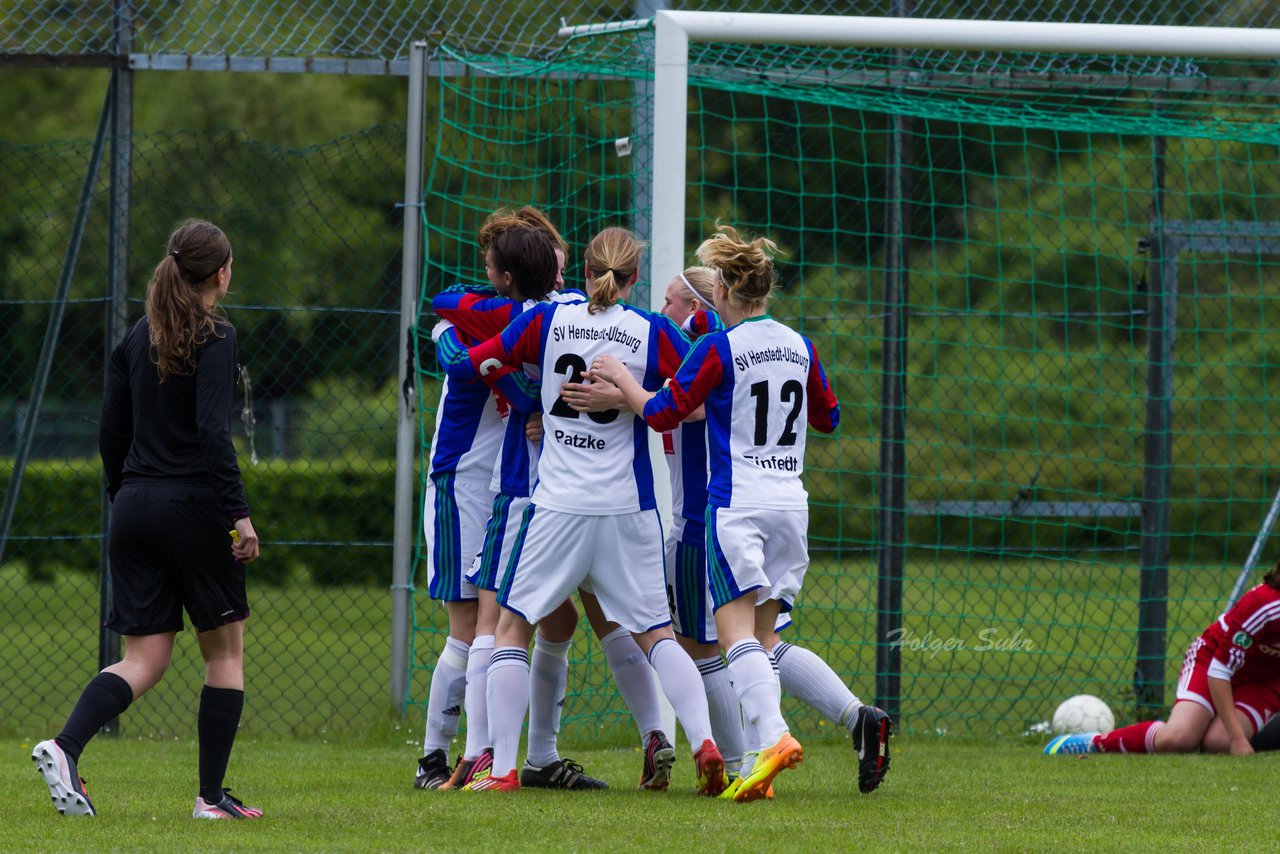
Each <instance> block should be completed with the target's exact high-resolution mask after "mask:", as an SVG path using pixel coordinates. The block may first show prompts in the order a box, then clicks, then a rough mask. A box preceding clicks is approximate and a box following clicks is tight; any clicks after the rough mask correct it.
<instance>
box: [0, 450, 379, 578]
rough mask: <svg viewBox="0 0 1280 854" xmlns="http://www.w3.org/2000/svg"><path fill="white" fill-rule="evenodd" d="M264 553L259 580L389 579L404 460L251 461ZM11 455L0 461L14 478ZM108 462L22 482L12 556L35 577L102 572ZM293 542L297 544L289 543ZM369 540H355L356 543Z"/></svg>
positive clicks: (0, 475) (33, 469) (38, 468)
mask: <svg viewBox="0 0 1280 854" xmlns="http://www.w3.org/2000/svg"><path fill="white" fill-rule="evenodd" d="M243 469H244V479H245V489H246V490H247V492H248V495H249V502H250V506H251V507H252V509H253V521H254V525H255V527H256V528H257V529H258V534H259V536H260V537H261V538H262V540H263V544H264V548H263V557H262V559H261V560H259V561H258V562H257V563H255V564H254V566H253V567H252V574H253V576H254V577H255V578H257V579H259V580H263V581H266V582H268V583H273V584H283V583H286V582H287V581H288V580H289V579H290V578H293V577H295V576H307V577H310V579H311V580H312V581H314V582H316V583H319V584H326V585H328V584H372V583H382V582H385V583H390V578H391V551H392V549H391V542H392V537H393V533H392V527H393V517H394V507H395V497H394V490H395V464H394V463H393V462H391V461H385V462H366V461H361V460H349V459H333V460H269V461H264V462H261V463H258V464H257V465H253V466H244V467H243ZM12 472H13V461H12V460H11V459H5V460H0V479H3V481H4V482H6V483H7V482H8V480H9V478H10V477H11V476H12ZM101 484H102V468H101V464H100V463H99V462H98V461H97V460H88V459H78V460H36V461H32V462H31V463H30V464H28V466H27V468H26V471H25V473H24V475H23V480H22V500H21V501H20V502H19V505H18V507H17V509H16V512H15V514H14V520H13V528H12V531H11V537H13V538H15V539H11V540H10V541H9V543H8V545H7V546H6V548H5V560H6V561H10V560H13V561H20V562H22V563H23V564H25V566H26V569H27V574H28V577H30V578H32V579H33V580H39V579H44V578H48V577H50V575H51V573H52V570H53V567H55V566H61V567H67V568H71V569H75V570H80V571H83V572H97V571H98V561H99V557H98V555H99V547H100V536H99V533H98V532H99V531H100V530H101V521H100V516H101V499H100V497H99V496H100V494H101V493H100V490H101ZM286 543H288V544H287V545H286ZM353 543H355V544H360V545H348V544H353Z"/></svg>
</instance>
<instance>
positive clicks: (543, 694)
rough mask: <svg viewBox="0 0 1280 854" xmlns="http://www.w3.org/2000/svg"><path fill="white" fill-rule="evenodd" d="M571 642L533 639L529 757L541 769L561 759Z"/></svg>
mask: <svg viewBox="0 0 1280 854" xmlns="http://www.w3.org/2000/svg"><path fill="white" fill-rule="evenodd" d="M571 643H572V641H563V642H561V643H553V642H551V641H549V640H546V639H544V638H543V637H542V635H538V638H537V640H535V641H534V642H533V664H532V666H531V668H530V671H531V672H530V674H529V752H528V755H527V756H526V757H525V759H526V760H527V761H528V762H529V764H530V765H536V766H537V767H539V768H542V767H543V766H546V765H550V764H551V763H552V762H555V761H556V760H557V759H559V758H560V752H559V751H558V750H557V748H556V734H557V733H559V732H560V710H561V709H562V708H564V689H565V684H566V683H567V682H568V680H569V646H570V644H571Z"/></svg>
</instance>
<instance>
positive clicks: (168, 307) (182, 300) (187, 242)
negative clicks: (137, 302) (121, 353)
mask: <svg viewBox="0 0 1280 854" xmlns="http://www.w3.org/2000/svg"><path fill="white" fill-rule="evenodd" d="M230 260H231V242H230V241H229V240H227V236H226V235H225V234H223V233H222V229H220V228H218V227H217V226H216V225H214V224H213V223H211V222H205V221H204V220H188V221H187V222H184V223H183V224H182V225H180V226H179V227H178V229H177V230H176V231H174V232H173V234H171V235H170V236H169V244H168V246H167V248H166V250H165V256H164V258H162V259H161V261H160V263H159V264H157V265H156V269H155V272H153V273H152V274H151V282H150V284H148V285H147V326H148V327H149V332H150V344H151V348H150V349H151V360H152V361H153V362H154V363H155V365H156V368H157V370H158V371H159V373H160V382H164V381H165V380H166V379H168V378H169V377H170V376H175V375H176V376H182V375H186V374H192V373H195V369H196V350H197V349H198V348H199V347H200V346H201V345H202V344H204V343H205V342H206V341H207V340H208V339H209V338H210V337H211V336H218V337H221V336H219V335H218V332H217V327H218V324H220V323H223V324H225V323H226V321H225V320H222V319H221V318H219V317H218V316H217V315H215V314H214V313H213V312H211V311H210V310H209V309H208V308H206V307H205V304H204V290H205V289H206V287H208V286H209V284H210V283H211V282H212V281H213V279H214V277H215V276H216V275H217V274H218V271H219V270H221V269H222V268H223V267H225V266H226V265H227V262H229V261H230Z"/></svg>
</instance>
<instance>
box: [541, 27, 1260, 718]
mask: <svg viewBox="0 0 1280 854" xmlns="http://www.w3.org/2000/svg"><path fill="white" fill-rule="evenodd" d="M649 26H650V23H649V22H647V21H627V22H618V23H613V24H607V25H599V26H583V27H565V28H563V29H561V31H560V34H561V35H562V36H571V37H577V36H588V35H607V34H611V33H613V34H617V33H622V32H625V31H627V30H639V29H647V28H649ZM651 27H652V38H653V48H652V49H653V89H652V91H653V139H652V150H653V159H652V162H653V164H654V167H653V169H652V173H651V184H650V192H649V194H648V198H649V200H650V202H651V204H652V206H653V207H652V214H651V217H650V220H649V221H650V222H651V235H650V238H651V242H650V253H649V259H650V270H651V275H650V280H651V281H652V282H654V283H655V287H653V288H652V290H651V305H652V307H653V308H655V309H657V308H659V307H660V306H661V304H662V298H663V294H662V289H661V288H660V287H658V286H656V285H657V283H660V282H663V281H665V279H666V278H667V277H669V276H670V274H671V271H672V270H679V269H681V268H682V267H683V266H684V264H685V261H686V258H687V245H686V242H685V237H686V228H687V225H688V219H687V216H686V198H687V196H686V193H687V187H688V182H689V176H688V175H687V171H686V169H687V157H688V136H689V126H688V123H689V115H688V112H689V103H690V74H691V69H690V53H691V46H692V45H694V44H695V43H698V44H726V45H759V46H761V47H762V48H763V47H765V46H771V45H778V46H792V47H801V48H803V47H813V48H818V49H822V48H828V49H833V48H844V49H849V50H854V49H873V50H889V51H895V52H906V51H925V52H937V51H959V52H971V53H975V52H976V53H985V52H991V53H1009V54H1031V55H1034V54H1046V55H1048V54H1056V55H1073V56H1078V57H1100V56H1115V57H1158V58H1168V59H1189V60H1205V61H1214V62H1218V61H1231V62H1237V63H1256V62H1263V61H1272V60H1276V59H1278V58H1280V30H1273V29H1239V28H1225V27H1175V26H1140V25H1114V24H1084V23H1057V22H1047V23H1042V22H1013V21H977V20H942V19H920V18H872V17H853V16H850V17H842V16H818V15H813V16H807V15H779V14H754V13H718V12H687V11H665V10H664V11H659V12H657V13H656V14H655V16H654V18H653V19H652V23H651ZM895 55H898V54H895ZM766 64H767V63H766ZM1192 66H1193V64H1192V63H1187V64H1186V65H1184V66H1182V67H1184V68H1187V67H1192ZM904 67H905V66H904ZM888 69H889V73H883V74H881V76H880V80H879V82H878V83H872V84H871V85H872V86H877V85H878V86H880V87H882V88H884V90H885V91H889V90H890V89H893V88H897V87H915V88H916V90H917V91H921V90H923V89H924V88H926V87H928V86H929V85H930V82H929V80H928V79H927V77H928V75H927V74H925V75H922V77H923V78H925V79H913V78H912V77H911V74H910V73H909V72H908V73H898V72H899V71H900V70H901V69H900V67H899V66H898V65H896V64H895V61H893V60H890V65H889V66H888ZM810 70H812V68H811V69H810ZM788 71H789V70H788V69H786V68H779V67H777V66H774V67H773V68H772V69H771V70H770V71H768V72H761V71H760V69H758V68H751V69H748V70H747V71H745V72H744V74H745V75H748V76H749V75H752V74H754V75H756V76H757V77H758V78H759V79H761V80H763V79H765V78H767V77H768V76H769V75H770V74H774V73H781V74H782V75H785V74H787V73H788ZM981 73H983V72H981V71H979V72H978V74H975V75H972V76H971V77H970V79H974V78H975V77H977V76H979V75H980V74H981ZM1179 73H1180V74H1181V72H1179ZM1035 76H1036V75H1035V74H1034V73H1028V74H1027V77H1028V78H1029V77H1035ZM1170 76H1171V78H1172V77H1173V75H1170ZM1247 76H1248V75H1246V77H1247ZM1272 76H1273V77H1274V75H1272ZM1088 77H1089V75H1088V74H1081V75H1076V76H1075V78H1074V80H1071V79H1067V76H1065V75H1064V76H1063V77H1055V76H1054V75H1052V74H1044V75H1040V76H1039V78H1038V79H1035V80H1034V81H1031V82H1029V83H1028V81H1027V80H1026V79H1020V80H1017V81H1016V82H1019V83H1028V85H1029V87H1030V88H1036V89H1038V91H1040V92H1042V93H1044V92H1047V93H1049V97H1050V99H1052V97H1054V96H1055V95H1056V94H1058V93H1060V92H1070V91H1072V86H1073V85H1077V86H1078V85H1084V86H1087V85H1090V81H1086V80H1085V78H1088ZM1194 77H1195V74H1194V73H1191V74H1182V79H1180V80H1178V81H1177V82H1178V85H1179V86H1183V87H1184V90H1185V88H1186V87H1187V86H1188V85H1189V87H1190V88H1193V89H1194V88H1195V86H1196V85H1197V83H1196V81H1195V80H1194V79H1191V80H1188V78H1194ZM1259 77H1265V75H1259ZM811 79H815V78H812V77H811ZM1115 79H1118V80H1121V81H1123V80H1124V75H1117V76H1116V78H1115ZM1092 83H1093V85H1100V84H1098V83H1097V82H1096V81H1092ZM1233 84H1240V85H1241V87H1242V89H1244V88H1248V87H1250V86H1254V87H1256V86H1258V85H1261V86H1262V87H1263V89H1264V91H1266V92H1267V93H1268V94H1271V95H1274V94H1275V88H1276V87H1275V81H1274V80H1271V81H1265V80H1262V81H1260V80H1256V79H1255V80H1248V81H1247V82H1246V81H1245V80H1243V79H1239V80H1235V81H1233ZM713 85H714V84H713ZM818 85H822V84H821V82H819V83H818ZM940 85H945V84H940ZM979 85H981V84H979ZM986 85H988V86H989V87H990V88H991V89H992V90H995V89H999V88H1000V86H1001V85H1002V84H1001V82H1000V79H999V78H998V75H993V76H992V80H991V81H989V82H988V83H987V84H986ZM1006 85H1007V84H1006ZM1108 85H1114V84H1108ZM1121 85H1123V82H1122V83H1121ZM1056 87H1061V89H1058V88H1056ZM1166 87H1167V88H1166ZM1267 87H1270V88H1267ZM764 88H766V89H767V87H764ZM1228 88H1229V87H1228ZM790 91H791V92H792V93H794V92H795V91H796V90H795V89H792V90H790ZM1177 91H1178V86H1175V85H1171V84H1168V83H1163V82H1160V81H1157V82H1156V83H1155V84H1154V85H1153V87H1152V88H1150V89H1147V90H1146V91H1145V94H1146V95H1149V96H1151V97H1152V98H1153V99H1154V100H1153V105H1159V104H1160V99H1161V98H1164V97H1166V94H1165V93H1168V95H1170V96H1172V95H1174V94H1175V93H1176V92H1177ZM1201 91H1212V90H1211V89H1205V90H1201ZM1255 91H1256V89H1255ZM796 97H800V98H803V97H806V96H803V95H798V96H796ZM861 104H862V105H863V109H871V110H875V109H876V107H874V106H872V107H867V106H866V104H867V101H866V100H863V101H862V102H861ZM1191 109H1193V110H1194V109H1196V107H1194V106H1193V107H1191ZM1217 110H1218V112H1219V113H1222V114H1224V115H1227V116H1228V117H1227V118H1225V119H1224V118H1222V117H1221V116H1219V117H1218V118H1217V119H1216V120H1217V121H1227V122H1229V121H1231V119H1230V117H1229V114H1230V112H1231V106H1230V104H1225V105H1224V104H1219V105H1217ZM885 112H886V113H893V111H892V110H890V109H888V108H886V109H885ZM1004 115H1005V116H1006V117H1007V113H1005V114H1004ZM968 116H969V118H968V120H969V121H978V122H981V121H982V120H983V118H982V117H981V115H977V116H976V117H975V114H974V112H973V111H970V112H969V113H968ZM992 121H993V123H998V121H997V120H995V119H994V118H993V120H992ZM1260 125H1261V126H1262V127H1263V128H1264V134H1266V133H1271V132H1273V131H1274V125H1275V123H1274V120H1273V119H1272V118H1271V117H1270V116H1269V114H1266V113H1265V112H1264V113H1263V114H1262V118H1261V120H1260ZM1081 126H1082V124H1081V123H1079V122H1077V123H1076V124H1075V125H1074V126H1073V129H1079V128H1080V127H1081ZM1128 128H1129V130H1128V131H1127V132H1129V133H1146V134H1147V135H1149V136H1152V137H1156V136H1159V135H1160V134H1161V132H1162V131H1161V129H1160V128H1157V127H1155V126H1153V127H1152V128H1151V129H1149V130H1144V129H1140V124H1139V123H1137V122H1131V123H1130V124H1129V125H1128ZM1135 128H1138V129H1137V130H1135ZM1266 128H1270V129H1271V130H1270V131H1267V130H1265V129H1266ZM1111 132H1113V133H1122V132H1125V131H1123V130H1120V129H1119V128H1118V127H1117V128H1116V129H1113V130H1112V131H1111ZM1176 132H1179V131H1175V133H1176ZM895 133H896V131H895ZM1187 135H1188V136H1195V131H1194V130H1193V131H1191V132H1189V133H1188V134H1187ZM1156 168H1157V170H1158V169H1159V168H1161V167H1156ZM695 180H696V179H695ZM1159 181H1160V179H1157V186H1156V187H1154V188H1153V190H1152V192H1153V194H1154V195H1155V196H1156V197H1157V203H1156V204H1155V205H1154V212H1153V213H1152V216H1151V225H1150V228H1151V235H1152V237H1154V238H1160V237H1161V236H1162V235H1163V234H1164V228H1163V225H1162V220H1163V218H1164V214H1163V213H1162V206H1161V205H1160V203H1159V201H1158V198H1159V196H1160V195H1161V193H1162V192H1163V190H1162V189H1161V187H1160V186H1159ZM801 204H803V202H801ZM888 231H889V229H886V234H885V239H886V241H890V242H892V241H899V242H900V243H903V244H905V241H906V238H905V236H904V235H902V234H889V233H888ZM1153 243H1154V244H1155V245H1156V248H1155V250H1154V253H1153V256H1152V257H1151V259H1150V260H1151V263H1152V264H1153V265H1155V266H1159V265H1160V258H1159V257H1157V256H1158V255H1159V253H1161V252H1162V251H1164V250H1163V249H1162V248H1161V245H1162V244H1161V241H1160V240H1158V239H1157V240H1155V241H1153ZM887 264H888V262H886V265H887ZM886 275H889V273H888V271H886ZM1157 285H1159V286H1160V287H1157ZM1164 285H1168V286H1169V287H1171V288H1172V287H1173V283H1172V282H1156V283H1153V287H1152V289H1151V294H1150V300H1149V301H1148V303H1147V321H1146V322H1148V323H1150V324H1151V326H1150V330H1149V336H1148V340H1147V350H1146V361H1147V364H1148V368H1149V370H1150V373H1153V374H1155V375H1157V376H1156V379H1155V381H1154V382H1155V385H1150V384H1149V386H1148V389H1147V394H1146V401H1145V403H1146V416H1147V417H1146V430H1145V438H1144V442H1145V450H1146V454H1145V460H1144V462H1143V463H1142V465H1143V467H1144V468H1143V470H1144V477H1143V483H1142V501H1141V504H1140V505H1139V504H1137V503H1135V502H1120V503H1118V504H1117V503H1116V502H1107V501H1095V502H1090V503H1088V506H1087V507H1085V506H1084V505H1082V504H1080V503H1079V502H1057V503H1055V502H1040V503H1036V502H1034V501H1031V502H1027V503H1022V502H1021V500H1019V501H1016V502H1014V504H1016V505H1017V506H1018V511H1017V512H1016V513H1014V512H1009V513H1006V514H1004V515H1005V517H1006V518H1008V517H1012V516H1017V515H1028V516H1032V517H1036V516H1040V517H1067V516H1092V517H1095V518H1099V519H1105V518H1111V517H1115V518H1120V517H1126V518H1127V517H1135V516H1137V515H1138V514H1137V513H1135V508H1137V507H1139V506H1140V507H1141V538H1142V542H1143V548H1142V566H1141V583H1140V585H1139V590H1138V591H1136V598H1137V600H1138V611H1139V614H1138V626H1137V628H1138V633H1137V634H1138V637H1137V644H1136V657H1137V674H1136V676H1135V678H1134V692H1135V695H1136V699H1137V704H1138V706H1139V707H1140V708H1141V707H1146V706H1158V705H1162V702H1163V700H1162V698H1163V682H1164V667H1165V651H1166V648H1167V645H1168V637H1167V632H1166V619H1167V615H1166V608H1165V602H1166V599H1167V597H1168V584H1167V579H1166V574H1167V571H1168V562H1169V557H1168V555H1169V548H1168V540H1169V537H1170V532H1171V522H1170V514H1169V505H1170V500H1171V493H1170V482H1171V481H1170V478H1171V470H1172V450H1171V449H1172V435H1173V421H1172V400H1173V385H1172V369H1173V364H1174V361H1175V358H1174V338H1175V335H1174V333H1175V332H1176V326H1177V316H1176V302H1175V299H1176V288H1174V289H1173V290H1170V291H1168V292H1165V291H1164V290H1161V287H1163V286H1164ZM888 293H889V291H888V289H887V288H886V295H888ZM896 299H902V300H904V303H905V300H906V296H905V294H904V293H902V292H901V290H899V291H898V296H897V297H896ZM882 310H883V311H884V312H886V313H889V312H893V311H898V310H904V305H897V304H896V303H895V304H890V300H889V299H886V300H885V304H884V305H883V306H882ZM885 334H886V338H887V337H888V336H889V335H890V330H888V329H886V333H885ZM896 334H903V335H905V331H904V330H903V331H900V332H899V333H896ZM889 343H890V342H889V341H888V340H886V341H885V349H886V351H887V350H888V349H889ZM885 358H888V357H887V356H886V357H885ZM1137 358H1139V359H1140V358H1141V356H1138V357H1137ZM883 370H884V372H885V374H886V376H887V375H888V374H889V373H890V372H891V371H893V370H896V368H893V367H892V366H891V365H890V363H889V362H887V361H886V362H885V363H884V365H883ZM1149 383H1150V380H1149ZM881 441H882V443H884V442H889V443H891V442H892V438H891V437H889V436H888V435H887V434H886V435H885V436H883V437H882V440H881ZM898 453H901V450H899V451H898ZM881 462H882V467H881V470H880V473H879V478H878V479H879V482H880V484H881V487H882V489H885V491H886V493H887V492H888V486H889V485H890V484H888V481H889V480H891V479H892V478H894V477H899V478H901V477H902V475H901V472H900V471H897V470H896V469H894V468H893V467H891V466H889V465H888V464H886V463H884V459H883V458H882V461H881ZM895 471H896V472H897V473H896V474H895ZM1037 477H1038V475H1037ZM1034 482H1035V478H1032V481H1031V483H1032V484H1033V485H1034ZM899 497H902V496H899ZM884 500H886V499H883V498H882V501H884ZM925 503H927V502H923V503H922V502H906V501H905V499H904V500H902V501H897V500H894V501H893V502H892V503H891V504H882V505H881V507H880V511H879V512H880V513H882V514H888V515H894V514H896V518H899V520H901V519H902V518H904V517H905V516H909V515H912V513H913V512H914V509H913V508H919V507H921V506H923V505H924V504H925ZM943 503H948V504H957V503H956V502H943ZM961 503H963V502H961ZM979 503H980V502H979ZM971 504H973V506H977V504H976V503H972V502H971ZM934 505H936V506H934V508H933V512H934V513H939V511H938V507H940V506H942V505H941V503H938V502H934ZM957 506H958V504H957ZM1055 507H1058V508H1059V509H1061V508H1066V510H1065V512H1059V511H1058V510H1055V509H1054V508H1055ZM1113 507H1119V510H1118V511H1115V512H1114V513H1113V512H1112V510H1110V509H1108V508H1113ZM975 515H978V516H981V515H983V514H975ZM902 527H903V526H902V525H901V524H899V525H898V526H897V528H896V530H901V529H902ZM881 530H887V529H883V528H882V529H881ZM878 546H879V548H881V549H884V548H886V547H888V548H890V549H892V548H898V549H900V548H901V543H897V542H896V541H895V542H892V543H886V542H880V543H878ZM898 560H899V563H900V562H901V556H900V555H899V557H898ZM899 569H900V567H899ZM886 578H887V580H888V582H889V586H890V588H893V590H894V591H896V592H895V593H894V595H891V596H889V597H888V598H887V599H886V597H885V586H884V582H885V581H886ZM880 581H881V586H880V604H879V606H878V608H879V609H880V612H881V616H882V617H883V611H884V609H885V608H886V607H890V608H892V607H896V608H898V609H899V613H898V617H899V618H900V616H901V611H900V609H901V602H902V597H901V592H902V576H901V572H898V573H897V574H896V576H895V575H894V573H892V572H890V573H888V575H887V576H886V574H885V572H884V571H883V567H882V574H881V579H880ZM886 602H887V603H888V605H886ZM894 603H897V604H896V606H895V605H894ZM886 626H888V627H891V628H895V630H897V629H900V627H901V623H900V622H897V623H895V622H894V620H893V619H890V620H888V621H887V622H886V621H884V620H881V621H880V624H879V626H878V628H877V638H876V645H877V647H878V648H880V647H883V648H884V649H883V650H879V649H878V652H880V651H883V652H884V653H885V654H884V656H880V655H879V654H878V655H877V685H881V684H885V685H889V686H891V687H890V688H888V689H887V693H888V694H889V695H891V696H883V695H882V696H878V697H877V699H878V700H880V701H881V702H882V703H888V704H890V705H891V706H893V707H895V708H894V710H896V706H897V701H898V697H897V693H898V692H897V687H896V685H897V682H896V679H891V680H888V681H885V682H884V683H882V682H881V680H880V678H879V677H880V676H881V675H882V673H883V672H884V671H886V670H887V671H890V672H893V673H896V672H897V671H898V669H899V665H900V660H899V657H898V656H899V652H900V647H895V648H892V649H890V648H889V647H891V646H892V644H889V643H888V642H887V640H886V638H888V637H892V636H893V635H892V634H891V633H889V632H886V631H885V628H886ZM877 694H882V692H881V691H880V690H878V691H877Z"/></svg>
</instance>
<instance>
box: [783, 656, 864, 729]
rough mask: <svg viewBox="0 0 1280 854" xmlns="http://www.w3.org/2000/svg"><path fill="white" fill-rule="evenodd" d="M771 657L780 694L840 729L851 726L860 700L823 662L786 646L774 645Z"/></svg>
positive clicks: (816, 657) (860, 702)
mask: <svg viewBox="0 0 1280 854" xmlns="http://www.w3.org/2000/svg"><path fill="white" fill-rule="evenodd" d="M773 658H774V660H775V661H776V662H777V663H778V678H779V681H780V682H781V683H782V690H783V691H786V692H787V693H788V694H790V695H791V696H792V697H795V698H796V699H797V700H799V701H800V702H802V703H804V704H805V705H807V706H809V707H810V708H812V709H813V710H814V711H815V712H817V713H818V714H820V715H824V716H825V717H827V718H829V719H831V720H833V721H835V722H836V723H838V724H840V725H841V726H843V727H844V728H846V729H848V728H849V727H851V726H853V722H854V721H855V720H856V719H857V712H858V707H859V706H861V705H862V701H861V700H859V699H858V698H857V696H855V695H854V693H853V692H852V691H850V690H849V687H848V686H847V685H845V684H844V682H842V681H841V680H840V677H839V676H837V675H836V673H835V671H834V670H832V669H831V667H830V666H829V665H828V664H827V663H826V662H825V661H823V660H822V659H821V658H819V657H818V656H817V655H816V654H814V653H813V652H810V651H809V650H807V649H805V648H804V647H802V646H796V645H795V644H790V643H780V644H778V645H777V646H775V647H774V648H773Z"/></svg>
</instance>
